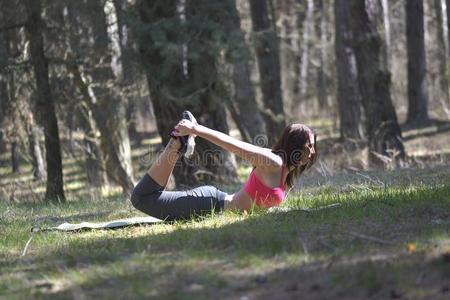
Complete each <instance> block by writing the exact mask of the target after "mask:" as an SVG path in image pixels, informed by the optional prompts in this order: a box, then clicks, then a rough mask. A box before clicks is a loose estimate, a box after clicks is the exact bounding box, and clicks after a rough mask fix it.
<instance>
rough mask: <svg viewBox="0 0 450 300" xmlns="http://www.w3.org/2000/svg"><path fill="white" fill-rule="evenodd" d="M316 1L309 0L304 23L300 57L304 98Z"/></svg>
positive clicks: (301, 87)
mask: <svg viewBox="0 0 450 300" xmlns="http://www.w3.org/2000/svg"><path fill="white" fill-rule="evenodd" d="M313 16H314V1H313V0H307V8H306V18H305V21H304V25H303V37H302V41H301V52H302V54H301V59H300V96H301V97H302V99H304V98H305V97H306V95H307V91H308V72H309V52H310V46H311V32H312V27H313Z"/></svg>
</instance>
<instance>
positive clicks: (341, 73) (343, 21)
mask: <svg viewBox="0 0 450 300" xmlns="http://www.w3.org/2000/svg"><path fill="white" fill-rule="evenodd" d="M334 3H335V4H334V14H335V16H334V19H335V27H336V34H335V55H336V72H337V81H338V90H337V102H338V110H339V121H340V136H341V138H342V139H347V138H350V139H360V138H362V137H363V136H364V132H363V128H362V127H363V124H362V120H361V108H362V107H361V95H360V92H359V88H358V83H357V80H358V71H357V68H356V60H355V53H354V51H353V48H352V32H351V28H350V12H349V6H348V5H349V2H348V0H335V2H334Z"/></svg>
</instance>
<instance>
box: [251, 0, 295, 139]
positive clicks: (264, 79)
mask: <svg viewBox="0 0 450 300" xmlns="http://www.w3.org/2000/svg"><path fill="white" fill-rule="evenodd" d="M250 12H251V19H252V25H253V32H254V37H255V49H256V57H257V61H258V69H259V78H260V85H261V91H262V100H263V103H264V106H265V112H264V118H265V120H266V126H267V134H268V140H269V145H273V144H274V143H275V142H276V139H277V138H278V136H279V134H280V133H281V132H282V130H283V129H284V127H285V125H286V123H285V115H284V109H283V99H282V94H281V79H280V58H279V51H278V40H277V36H276V32H275V30H274V28H273V26H272V23H271V21H270V10H269V6H268V4H267V1H266V0H250Z"/></svg>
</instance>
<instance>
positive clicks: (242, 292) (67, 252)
mask: <svg viewBox="0 0 450 300" xmlns="http://www.w3.org/2000/svg"><path fill="white" fill-rule="evenodd" d="M397 172H400V174H401V175H398V174H397V173H396V172H392V173H379V174H370V176H372V177H373V178H375V176H378V177H377V178H379V179H380V180H379V181H381V182H384V183H385V184H379V183H375V181H373V180H372V181H370V180H369V182H359V181H355V180H354V178H351V176H345V177H346V178H347V179H348V180H347V182H346V183H344V181H342V182H341V181H340V180H341V179H340V178H336V180H335V181H333V182H338V183H336V184H332V180H330V181H329V182H325V183H323V182H322V183H321V188H320V189H317V188H315V187H305V189H304V191H303V192H302V193H299V194H291V195H290V196H289V199H288V200H287V201H286V202H285V204H284V206H285V207H286V208H287V209H288V210H289V211H287V212H272V213H269V212H267V211H255V212H251V213H250V214H248V215H243V214H237V213H232V212H227V213H225V214H222V215H218V216H214V217H208V218H204V219H201V220H196V221H188V222H178V223H174V224H158V225H153V226H138V227H131V228H125V229H118V230H96V231H84V232H79V233H61V232H43V233H34V234H33V239H32V241H31V243H30V246H29V248H28V251H27V253H26V255H25V256H23V257H22V256H21V255H22V252H23V249H24V247H25V244H26V243H27V241H28V239H29V238H30V236H31V233H30V228H31V227H32V226H50V225H55V224H60V223H62V222H66V221H68V222H81V221H103V220H110V219H115V218H122V217H131V216H136V215H141V214H140V213H138V212H136V211H135V210H134V209H133V208H132V207H131V205H130V204H129V203H128V201H127V200H126V199H123V198H121V197H110V198H105V199H99V200H96V201H88V200H83V199H82V200H76V201H69V202H67V203H65V204H62V205H52V204H43V205H42V204H41V205H33V204H30V203H8V202H5V201H3V202H0V231H1V240H0V270H1V272H0V298H5V299H30V298H34V299H41V298H42V299H44V298H45V299H48V298H61V299H66V298H77V299H91V298H95V297H98V298H109V299H133V298H155V299H159V298H167V299H211V298H214V299H216V298H233V299H236V298H237V299H239V298H241V297H243V296H246V297H248V298H249V299H254V298H258V299H259V298H267V299H275V298H276V299H286V298H305V299H323V298H353V299H362V298H368V297H372V298H395V297H405V298H411V299H430V298H437V299H441V298H442V299H445V298H446V297H449V296H450V291H448V289H449V285H450V182H449V180H448V179H449V178H450V171H446V170H444V169H442V168H434V169H427V170H426V172H425V171H421V172H416V173H415V174H414V175H411V174H410V179H411V180H408V182H404V181H396V180H394V179H395V178H397V177H398V178H400V177H401V178H404V177H405V176H407V175H406V174H405V173H401V172H405V171H404V170H400V171H397ZM349 178H350V179H349ZM308 180H313V179H312V178H309V179H308V178H305V181H306V182H307V181H308ZM342 180H343V179H342ZM333 203H339V204H340V206H338V207H335V208H329V209H322V210H317V211H310V212H306V211H304V210H299V209H305V208H317V207H321V206H324V205H328V204H333Z"/></svg>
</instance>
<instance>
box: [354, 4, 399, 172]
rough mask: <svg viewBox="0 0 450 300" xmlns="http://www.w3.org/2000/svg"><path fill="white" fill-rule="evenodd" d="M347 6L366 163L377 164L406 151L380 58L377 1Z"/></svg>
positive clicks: (383, 62) (383, 65)
mask: <svg viewBox="0 0 450 300" xmlns="http://www.w3.org/2000/svg"><path fill="white" fill-rule="evenodd" d="M350 5H351V9H350V13H351V22H350V23H351V28H352V32H353V48H354V51H355V58H356V64H357V67H358V85H359V90H360V92H361V97H362V103H363V106H364V112H365V123H366V130H367V134H368V142H369V161H370V162H371V163H373V164H380V158H382V157H384V158H386V157H389V156H391V157H392V156H395V157H399V158H403V157H404V155H405V150H404V147H403V143H402V140H401V130H400V126H399V125H398V122H397V115H396V113H395V109H394V106H393V105H392V100H391V95H390V90H389V89H390V83H391V79H390V74H389V71H387V66H386V65H385V61H384V60H383V57H382V55H383V54H382V45H381V38H380V34H379V32H378V28H377V18H378V16H379V15H378V14H379V13H380V7H379V4H378V1H377V0H364V1H361V0H352V1H351V2H350ZM388 151H393V152H394V153H389V152H388ZM380 155H382V156H380Z"/></svg>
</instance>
